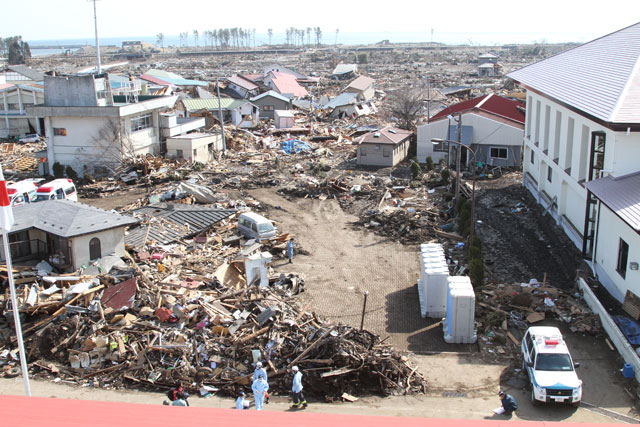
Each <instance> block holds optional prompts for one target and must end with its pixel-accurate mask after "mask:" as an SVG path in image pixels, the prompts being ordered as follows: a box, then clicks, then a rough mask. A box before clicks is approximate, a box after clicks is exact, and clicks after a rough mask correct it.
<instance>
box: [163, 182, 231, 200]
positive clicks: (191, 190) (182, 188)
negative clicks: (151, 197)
mask: <svg viewBox="0 0 640 427" xmlns="http://www.w3.org/2000/svg"><path fill="white" fill-rule="evenodd" d="M185 195H191V196H193V197H195V199H196V201H197V202H198V203H204V204H209V203H215V202H217V201H218V198H219V197H218V196H216V192H215V191H213V190H212V189H210V188H208V187H205V186H204V185H198V184H191V183H189V182H181V183H180V184H178V185H177V186H176V188H174V189H172V190H169V191H168V192H167V193H166V194H165V195H164V197H161V200H171V199H174V198H175V199H181V198H183V197H185ZM181 196H182V197H181Z"/></svg>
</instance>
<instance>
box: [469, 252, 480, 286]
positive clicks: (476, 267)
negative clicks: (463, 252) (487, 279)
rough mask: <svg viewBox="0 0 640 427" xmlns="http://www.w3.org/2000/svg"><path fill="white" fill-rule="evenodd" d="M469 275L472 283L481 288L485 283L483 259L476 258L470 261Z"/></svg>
mask: <svg viewBox="0 0 640 427" xmlns="http://www.w3.org/2000/svg"><path fill="white" fill-rule="evenodd" d="M469 277H470V278H471V283H473V286H475V287H476V288H479V287H481V286H482V285H483V283H484V263H483V262H482V260H481V259H478V258H475V259H472V260H471V261H470V262H469Z"/></svg>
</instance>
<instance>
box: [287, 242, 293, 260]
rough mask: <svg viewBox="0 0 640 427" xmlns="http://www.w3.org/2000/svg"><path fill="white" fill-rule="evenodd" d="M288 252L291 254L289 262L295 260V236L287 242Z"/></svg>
mask: <svg viewBox="0 0 640 427" xmlns="http://www.w3.org/2000/svg"><path fill="white" fill-rule="evenodd" d="M287 254H288V255H289V264H291V263H292V262H293V238H291V239H289V242H287Z"/></svg>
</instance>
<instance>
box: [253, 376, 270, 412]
mask: <svg viewBox="0 0 640 427" xmlns="http://www.w3.org/2000/svg"><path fill="white" fill-rule="evenodd" d="M251 390H253V399H254V400H255V405H256V410H258V411H262V404H263V403H264V394H265V393H266V392H267V390H269V384H268V383H267V382H266V381H265V379H264V376H262V375H259V376H258V379H257V380H255V381H254V382H253V384H252V385H251Z"/></svg>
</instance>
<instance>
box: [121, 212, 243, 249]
mask: <svg viewBox="0 0 640 427" xmlns="http://www.w3.org/2000/svg"><path fill="white" fill-rule="evenodd" d="M235 212H236V211H235V210H234V209H217V208H212V207H207V206H202V205H183V204H178V203H155V204H153V205H147V206H145V207H142V208H140V209H135V210H133V211H131V213H132V214H134V215H135V216H136V217H139V218H144V217H152V218H155V220H152V221H151V222H150V223H149V224H150V226H151V228H150V229H149V233H148V235H147V228H148V226H147V225H143V226H140V227H137V228H135V229H133V230H129V232H128V233H127V235H126V236H125V243H126V244H127V245H131V246H133V247H139V246H142V244H143V242H144V239H145V236H147V241H151V240H154V241H156V242H158V243H160V244H165V245H166V244H169V243H171V242H174V241H176V240H178V239H183V238H186V237H187V236H190V235H193V234H197V233H200V232H202V231H204V230H207V229H209V228H210V227H211V226H212V225H214V224H215V223H217V222H220V221H222V220H223V219H225V218H228V217H230V216H231V215H233V214H234V213H235Z"/></svg>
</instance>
